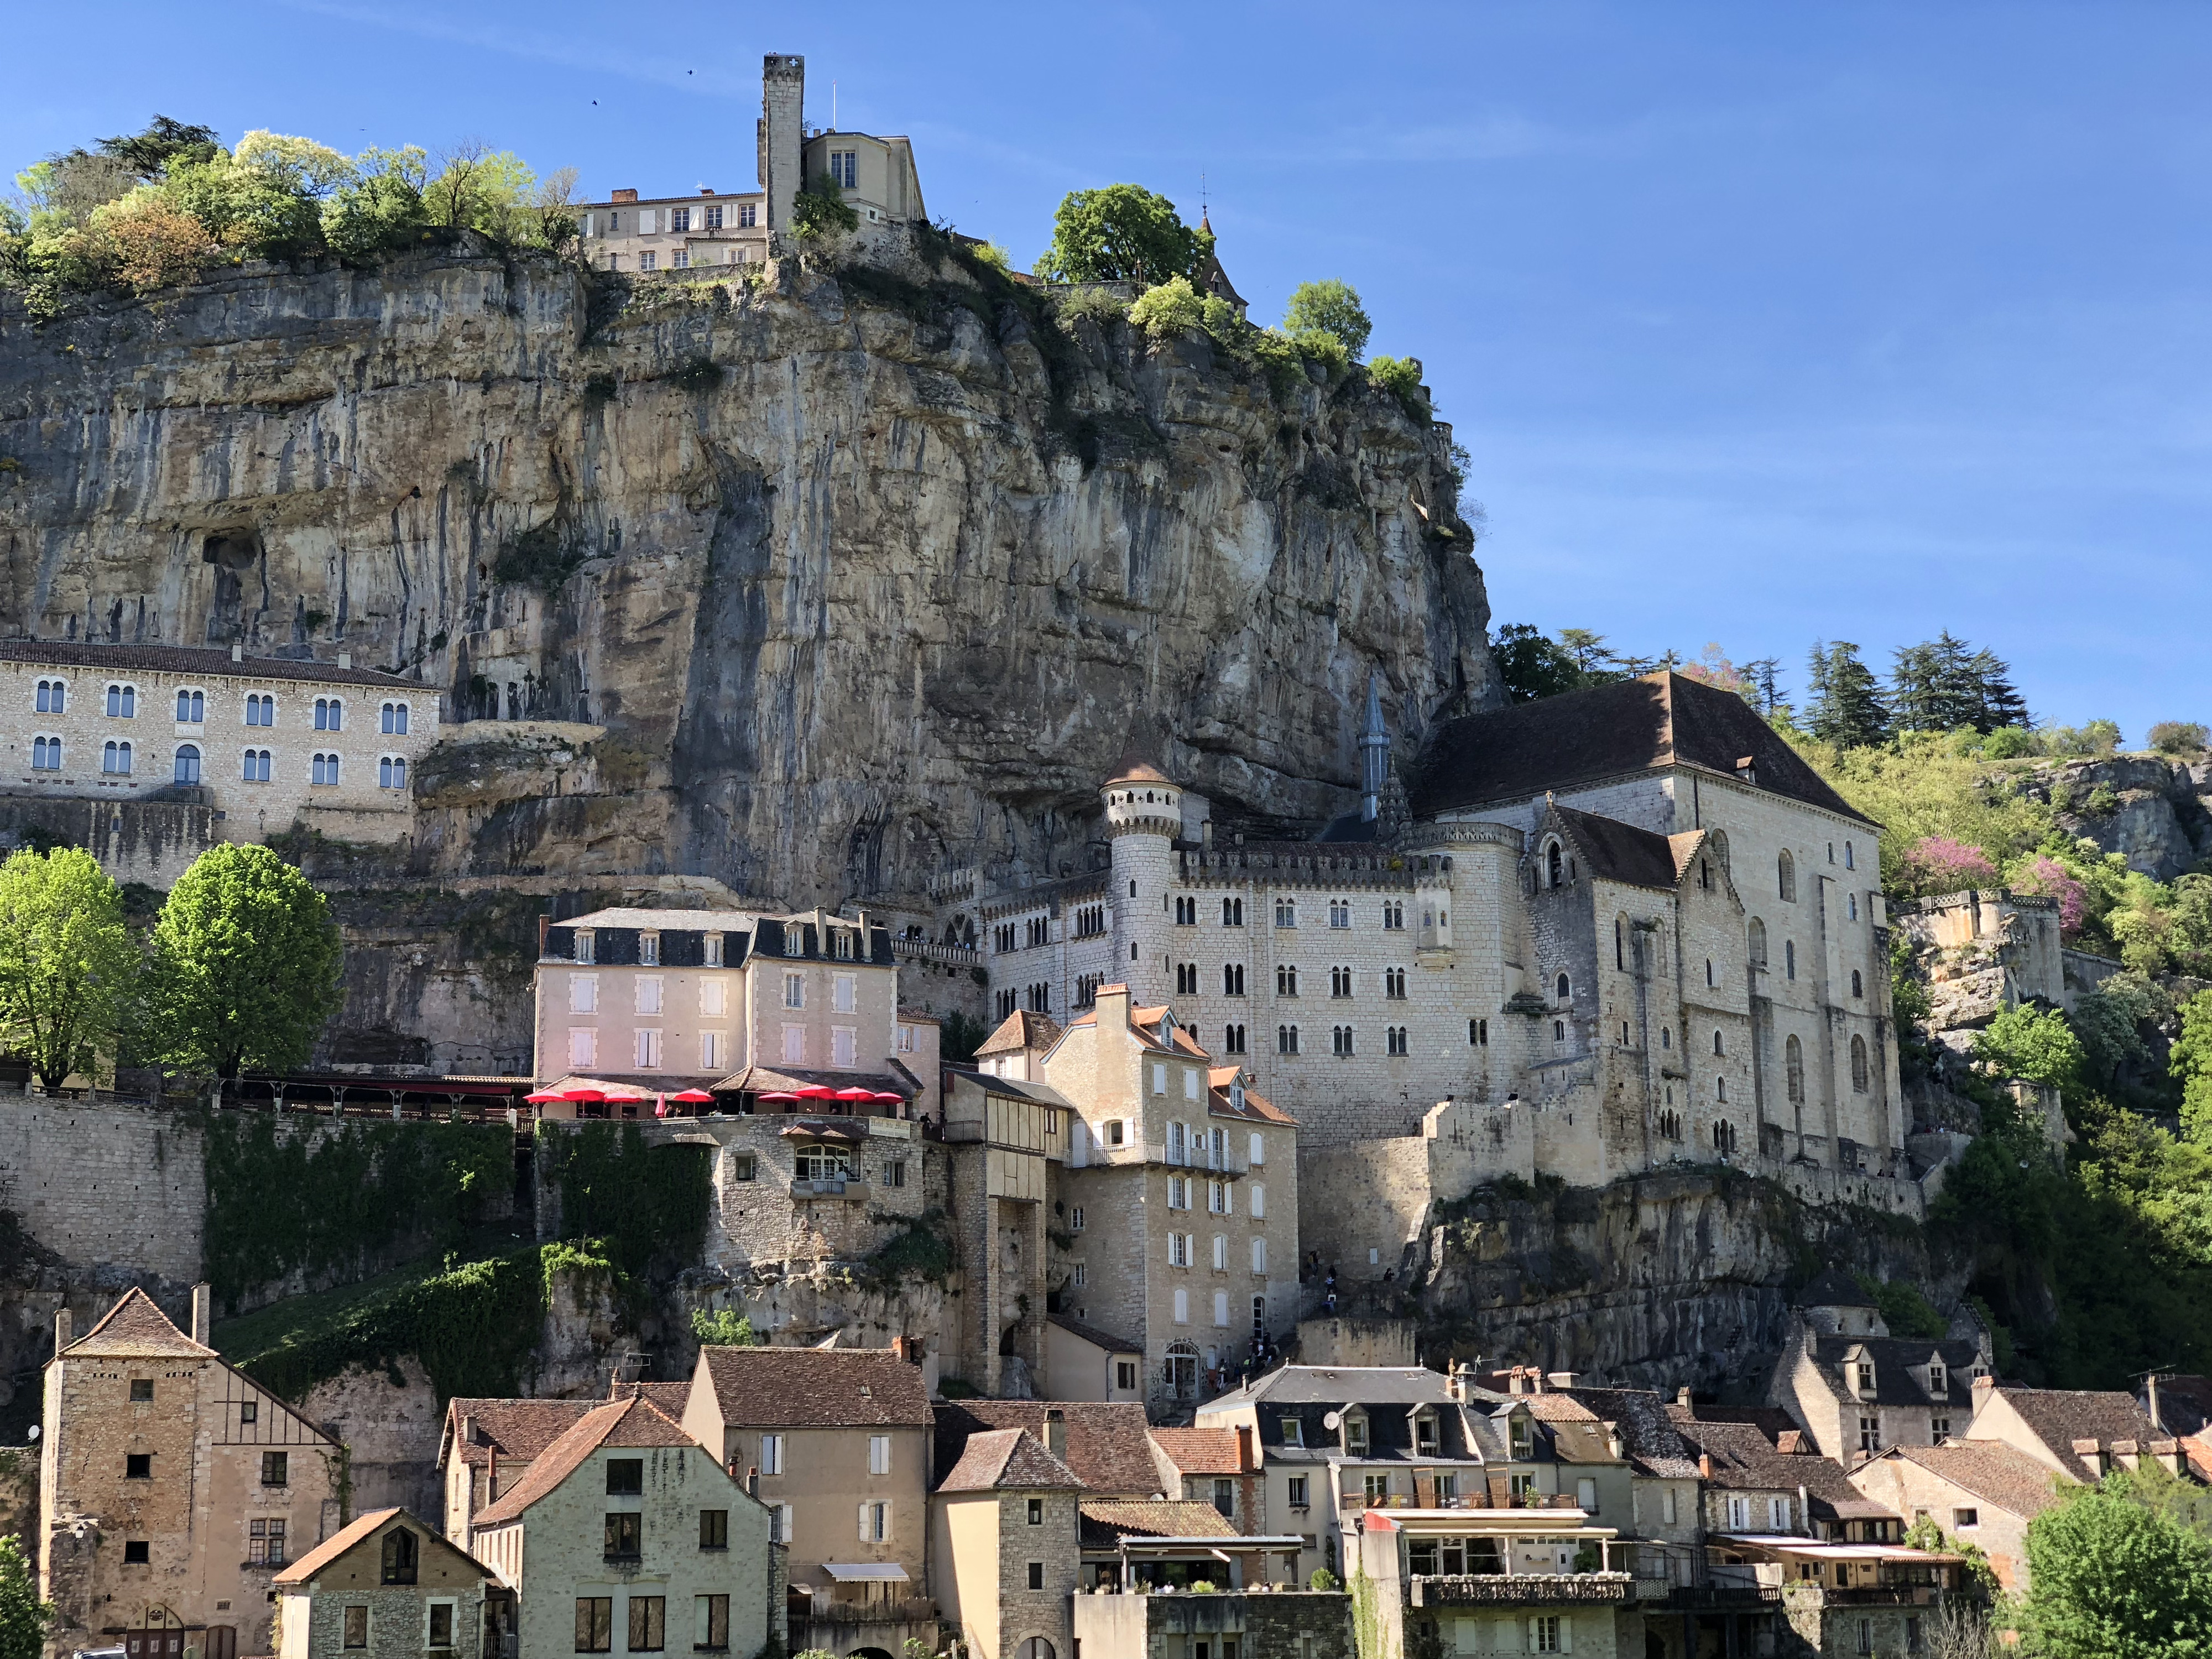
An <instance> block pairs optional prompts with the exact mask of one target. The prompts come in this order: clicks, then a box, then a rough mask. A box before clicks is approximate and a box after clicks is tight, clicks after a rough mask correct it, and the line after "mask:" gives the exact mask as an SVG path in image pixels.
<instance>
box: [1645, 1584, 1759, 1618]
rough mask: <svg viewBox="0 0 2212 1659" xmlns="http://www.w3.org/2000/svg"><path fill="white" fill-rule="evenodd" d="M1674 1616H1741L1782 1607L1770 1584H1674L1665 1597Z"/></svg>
mask: <svg viewBox="0 0 2212 1659" xmlns="http://www.w3.org/2000/svg"><path fill="white" fill-rule="evenodd" d="M1667 1605H1668V1607H1670V1608H1672V1609H1673V1610H1674V1611H1675V1612H1677V1613H1744V1612H1750V1611H1754V1610H1756V1609H1758V1608H1760V1607H1780V1606H1781V1605H1782V1591H1781V1589H1779V1588H1778V1587H1777V1586H1775V1585H1772V1584H1677V1585H1675V1586H1674V1588H1673V1589H1672V1590H1671V1591H1670V1592H1669V1594H1668V1596H1667Z"/></svg>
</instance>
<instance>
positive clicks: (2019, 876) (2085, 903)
mask: <svg viewBox="0 0 2212 1659" xmlns="http://www.w3.org/2000/svg"><path fill="white" fill-rule="evenodd" d="M2012 884H2013V886H2014V887H2015V889H2016V890H2019V891H2021V892H2023V893H2039V894H2041V895H2042V896H2044V897H2045V898H2055V899H2057V901H2058V927H2059V931H2060V932H2061V933H2080V932H2081V921H2082V919H2083V918H2084V917H2085V916H2087V915H2088V914H2089V890H2088V889H2087V888H2086V887H2084V886H2083V885H2082V884H2081V883H2080V882H2078V881H2076V880H2075V879H2074V878H2073V877H2072V876H2071V875H2069V874H2068V873H2067V869H2066V866H2064V865H2063V864H2061V863H2060V862H2059V861H2058V860H2057V859H2054V858H2052V857H2051V856H2050V855H2049V854H2045V853H2038V854H2036V855H2035V856H2034V857H2033V858H2032V859H2030V860H2028V861H2027V863H2026V864H2024V865H2022V866H2021V867H2020V868H2018V869H2017V870H2015V871H2014V872H2013V877H2012Z"/></svg>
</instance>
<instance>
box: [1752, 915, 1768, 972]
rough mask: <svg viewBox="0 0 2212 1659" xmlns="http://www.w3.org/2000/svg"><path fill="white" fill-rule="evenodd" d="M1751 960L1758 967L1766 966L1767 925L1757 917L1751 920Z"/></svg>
mask: <svg viewBox="0 0 2212 1659" xmlns="http://www.w3.org/2000/svg"><path fill="white" fill-rule="evenodd" d="M1751 959H1752V961H1753V963H1755V964H1757V965H1758V966H1759V967H1761V968H1764V967H1765V966H1766V924H1765V922H1763V921H1760V920H1759V918H1758V917H1757V916H1753V918H1752V919H1751Z"/></svg>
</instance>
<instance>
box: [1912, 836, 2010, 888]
mask: <svg viewBox="0 0 2212 1659" xmlns="http://www.w3.org/2000/svg"><path fill="white" fill-rule="evenodd" d="M1904 865H1905V878H1906V879H1907V880H1909V881H1910V882H1911V884H1912V885H1913V887H1914V889H1915V890H1917V891H1918V892H1921V893H1923V894H1932V893H1955V892H1958V891H1960V890H1962V889H1965V888H1968V887H1994V886H1996V880H1997V867H1996V865H1994V864H1991V863H1990V860H1989V858H1988V856H1987V855H1986V854H1984V853H1983V851H1982V849H1981V848H1978V847H1970V846H1968V845H1967V844H1966V842H1962V841H1953V840H1952V839H1951V838H1950V837H1949V836H1925V837H1923V839H1921V840H1919V841H1917V842H1914V843H1913V844H1912V845H1911V847H1909V848H1906V849H1905V859H1904Z"/></svg>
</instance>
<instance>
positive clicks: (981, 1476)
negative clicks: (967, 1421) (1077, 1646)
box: [929, 1429, 1083, 1659]
mask: <svg viewBox="0 0 2212 1659" xmlns="http://www.w3.org/2000/svg"><path fill="white" fill-rule="evenodd" d="M1082 1492H1083V1482H1082V1481H1081V1480H1080V1479H1079V1478H1078V1477H1077V1475H1076V1474H1075V1472H1074V1471H1073V1469H1071V1468H1068V1467H1067V1465H1066V1463H1065V1462H1061V1461H1060V1459H1059V1458H1057V1457H1055V1456H1054V1455H1052V1453H1051V1452H1050V1451H1049V1450H1048V1449H1047V1448H1046V1447H1045V1445H1044V1444H1043V1443H1042V1442H1041V1441H1039V1440H1038V1439H1037V1437H1036V1436H1035V1435H1033V1434H1031V1433H1030V1431H1028V1430H1027V1429H987V1430H983V1431H980V1432H977V1433H973V1434H970V1435H969V1436H968V1437H967V1439H966V1442H965V1443H964V1444H963V1446H962V1448H961V1451H960V1455H959V1457H958V1459H957V1461H956V1462H954V1463H953V1464H952V1465H951V1468H948V1469H946V1470H945V1474H944V1475H943V1477H942V1478H941V1479H940V1480H939V1481H938V1483H937V1489H936V1491H935V1492H934V1493H933V1495H932V1497H931V1498H930V1505H929V1514H930V1522H929V1524H930V1532H931V1553H932V1554H933V1557H934V1558H935V1562H936V1566H935V1571H934V1573H933V1577H932V1580H931V1582H932V1583H933V1585H934V1586H935V1587H936V1590H937V1596H938V1602H939V1615H940V1617H941V1618H942V1619H943V1620H944V1622H945V1624H946V1625H947V1626H951V1627H952V1628H954V1629H956V1630H957V1631H958V1632H960V1640H961V1643H962V1644H963V1646H964V1647H965V1649H966V1650H967V1651H968V1652H969V1654H971V1655H972V1656H974V1659H1060V1656H1061V1655H1064V1654H1065V1655H1073V1652H1074V1647H1073V1635H1072V1632H1070V1630H1069V1626H1068V1619H1069V1604H1070V1602H1071V1601H1073V1598H1074V1594H1075V1588H1076V1577H1077V1571H1078V1568H1079V1563H1080V1560H1081V1556H1080V1551H1079V1541H1078V1537H1079V1534H1078V1510H1077V1505H1078V1502H1079V1498H1080V1496H1081V1494H1082Z"/></svg>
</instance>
